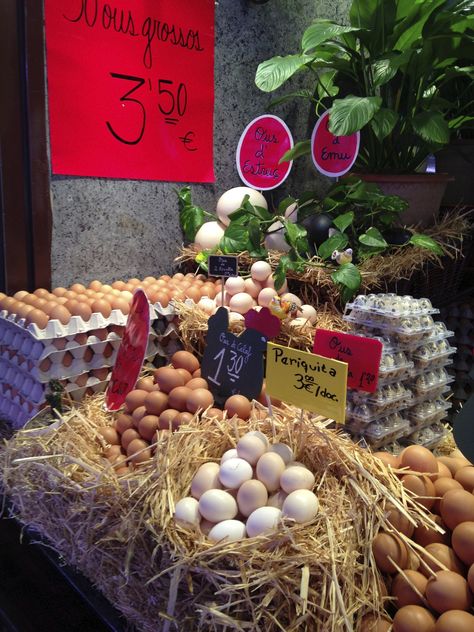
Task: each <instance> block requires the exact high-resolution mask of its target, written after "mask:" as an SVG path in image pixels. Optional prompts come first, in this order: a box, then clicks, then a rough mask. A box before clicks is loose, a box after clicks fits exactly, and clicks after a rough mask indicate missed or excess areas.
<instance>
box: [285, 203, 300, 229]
mask: <svg viewBox="0 0 474 632" xmlns="http://www.w3.org/2000/svg"><path fill="white" fill-rule="evenodd" d="M285 217H286V219H287V220H288V221H290V222H292V223H293V224H296V222H297V221H298V204H297V203H296V202H293V204H290V205H289V206H288V207H287V208H286V211H285Z"/></svg>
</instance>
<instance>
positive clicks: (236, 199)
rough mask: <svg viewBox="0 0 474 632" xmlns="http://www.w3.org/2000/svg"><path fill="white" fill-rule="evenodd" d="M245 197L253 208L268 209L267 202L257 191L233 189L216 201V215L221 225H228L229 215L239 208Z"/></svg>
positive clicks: (240, 188)
mask: <svg viewBox="0 0 474 632" xmlns="http://www.w3.org/2000/svg"><path fill="white" fill-rule="evenodd" d="M246 195H248V196H249V202H250V204H253V206H262V207H263V208H265V209H268V204H267V201H266V200H265V198H264V197H263V195H262V194H261V193H260V192H259V191H255V189H250V188H249V187H234V188H233V189H229V190H228V191H226V192H225V193H223V194H222V195H221V197H220V198H219V199H218V200H217V205H216V213H217V217H218V218H219V219H220V220H221V222H222V223H223V224H225V225H226V226H228V225H229V224H230V219H229V215H230V214H231V213H233V212H234V211H236V210H237V209H238V208H240V206H241V205H242V202H243V200H244V197H245V196H246Z"/></svg>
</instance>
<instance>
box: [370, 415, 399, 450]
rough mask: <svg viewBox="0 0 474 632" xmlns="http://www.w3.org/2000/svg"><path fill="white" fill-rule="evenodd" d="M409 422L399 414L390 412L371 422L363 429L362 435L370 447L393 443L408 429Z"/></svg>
mask: <svg viewBox="0 0 474 632" xmlns="http://www.w3.org/2000/svg"><path fill="white" fill-rule="evenodd" d="M409 427H410V423H409V421H408V419H405V418H404V417H402V416H401V415H399V414H392V415H389V416H387V417H385V418H383V419H379V420H377V421H374V422H372V423H371V424H369V426H367V428H365V429H364V433H363V436H364V438H365V440H366V441H367V443H368V444H369V445H370V446H371V447H372V448H380V447H381V446H384V445H387V444H389V443H393V441H396V440H398V439H400V437H403V436H404V435H405V434H406V433H407V432H408V431H409Z"/></svg>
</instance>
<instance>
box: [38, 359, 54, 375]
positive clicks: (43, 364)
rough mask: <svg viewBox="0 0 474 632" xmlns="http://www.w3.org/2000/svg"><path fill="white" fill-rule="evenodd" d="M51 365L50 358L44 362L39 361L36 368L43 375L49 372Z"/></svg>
mask: <svg viewBox="0 0 474 632" xmlns="http://www.w3.org/2000/svg"><path fill="white" fill-rule="evenodd" d="M52 365H53V363H52V362H51V360H50V358H49V357H47V358H45V359H44V360H41V362H40V363H39V365H38V368H39V370H40V371H43V373H46V372H47V371H49V369H50V368H51V367H52Z"/></svg>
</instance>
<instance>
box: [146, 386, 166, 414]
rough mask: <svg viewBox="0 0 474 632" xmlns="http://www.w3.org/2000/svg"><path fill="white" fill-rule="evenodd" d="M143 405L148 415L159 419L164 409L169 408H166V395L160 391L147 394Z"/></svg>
mask: <svg viewBox="0 0 474 632" xmlns="http://www.w3.org/2000/svg"><path fill="white" fill-rule="evenodd" d="M144 405H145V408H146V410H147V413H148V414H149V415H156V416H157V417H159V416H160V415H161V413H162V412H163V411H164V410H165V409H166V408H169V407H170V406H171V405H170V406H168V395H167V394H166V393H162V392H161V391H152V392H151V393H147V396H146V398H145V402H144Z"/></svg>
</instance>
